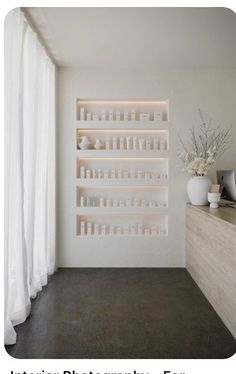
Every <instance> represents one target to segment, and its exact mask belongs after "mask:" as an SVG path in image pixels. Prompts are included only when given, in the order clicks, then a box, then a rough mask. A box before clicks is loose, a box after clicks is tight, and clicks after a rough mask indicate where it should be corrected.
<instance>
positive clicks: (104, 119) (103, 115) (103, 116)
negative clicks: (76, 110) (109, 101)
mask: <svg viewBox="0 0 236 374" xmlns="http://www.w3.org/2000/svg"><path fill="white" fill-rule="evenodd" d="M101 119H102V121H106V111H105V109H103V110H102V114H101Z"/></svg>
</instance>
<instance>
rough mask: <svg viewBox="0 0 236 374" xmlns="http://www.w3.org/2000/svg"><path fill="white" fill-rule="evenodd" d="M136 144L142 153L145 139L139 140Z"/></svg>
mask: <svg viewBox="0 0 236 374" xmlns="http://www.w3.org/2000/svg"><path fill="white" fill-rule="evenodd" d="M138 143H139V150H140V151H143V150H144V143H145V139H143V138H140V139H139V141H138Z"/></svg>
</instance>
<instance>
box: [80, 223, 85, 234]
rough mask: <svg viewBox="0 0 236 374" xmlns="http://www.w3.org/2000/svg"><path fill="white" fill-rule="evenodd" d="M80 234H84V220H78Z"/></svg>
mask: <svg viewBox="0 0 236 374" xmlns="http://www.w3.org/2000/svg"><path fill="white" fill-rule="evenodd" d="M80 235H85V222H84V221H81V222H80Z"/></svg>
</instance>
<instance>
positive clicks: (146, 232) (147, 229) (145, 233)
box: [144, 228, 150, 236]
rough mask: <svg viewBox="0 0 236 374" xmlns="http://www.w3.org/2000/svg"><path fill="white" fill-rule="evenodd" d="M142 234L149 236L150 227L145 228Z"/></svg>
mask: <svg viewBox="0 0 236 374" xmlns="http://www.w3.org/2000/svg"><path fill="white" fill-rule="evenodd" d="M144 235H145V236H150V229H149V228H145V230H144Z"/></svg>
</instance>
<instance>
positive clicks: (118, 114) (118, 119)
mask: <svg viewBox="0 0 236 374" xmlns="http://www.w3.org/2000/svg"><path fill="white" fill-rule="evenodd" d="M116 121H120V112H119V111H117V112H116Z"/></svg>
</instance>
